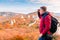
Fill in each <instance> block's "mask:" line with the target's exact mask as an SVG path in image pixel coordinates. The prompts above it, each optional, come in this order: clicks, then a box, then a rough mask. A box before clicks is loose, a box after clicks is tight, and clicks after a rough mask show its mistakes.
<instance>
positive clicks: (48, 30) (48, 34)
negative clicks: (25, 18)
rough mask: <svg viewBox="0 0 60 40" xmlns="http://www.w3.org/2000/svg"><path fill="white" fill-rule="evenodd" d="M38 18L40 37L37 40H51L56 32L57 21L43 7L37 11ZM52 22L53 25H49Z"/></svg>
mask: <svg viewBox="0 0 60 40" xmlns="http://www.w3.org/2000/svg"><path fill="white" fill-rule="evenodd" d="M38 17H39V19H40V25H39V31H40V35H39V39H38V40H52V37H53V36H52V34H53V33H55V32H56V30H57V23H58V21H57V19H56V18H54V17H52V16H51V15H50V13H49V12H48V11H47V7H45V6H42V7H40V9H38ZM53 19H54V20H53ZM52 22H53V24H51V23H52ZM55 23H56V24H55ZM52 26H53V27H52Z"/></svg>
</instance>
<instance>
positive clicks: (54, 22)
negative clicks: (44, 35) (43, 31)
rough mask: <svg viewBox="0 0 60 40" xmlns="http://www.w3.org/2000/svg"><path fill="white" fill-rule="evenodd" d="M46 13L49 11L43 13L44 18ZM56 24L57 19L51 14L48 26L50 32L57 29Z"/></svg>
mask: <svg viewBox="0 0 60 40" xmlns="http://www.w3.org/2000/svg"><path fill="white" fill-rule="evenodd" d="M47 15H49V13H45V14H44V15H43V18H45V17H46V16H47ZM57 25H58V20H57V19H56V18H55V17H53V16H51V28H50V32H51V33H52V34H53V33H55V32H56V31H57Z"/></svg>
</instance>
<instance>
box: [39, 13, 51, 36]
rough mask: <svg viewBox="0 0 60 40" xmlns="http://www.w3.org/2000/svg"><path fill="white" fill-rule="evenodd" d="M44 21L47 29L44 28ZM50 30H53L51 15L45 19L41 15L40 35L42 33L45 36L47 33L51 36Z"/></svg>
mask: <svg viewBox="0 0 60 40" xmlns="http://www.w3.org/2000/svg"><path fill="white" fill-rule="evenodd" d="M43 20H44V24H45V28H44V24H43ZM50 28H51V16H50V14H48V15H47V16H46V17H45V18H44V19H43V17H42V15H41V16H40V26H39V31H40V33H42V34H43V35H44V34H46V33H48V34H51V32H50Z"/></svg>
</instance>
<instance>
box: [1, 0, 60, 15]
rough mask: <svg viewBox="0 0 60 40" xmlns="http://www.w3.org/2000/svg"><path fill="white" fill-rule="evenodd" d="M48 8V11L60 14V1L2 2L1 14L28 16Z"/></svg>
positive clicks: (6, 0) (28, 0) (27, 0)
mask: <svg viewBox="0 0 60 40" xmlns="http://www.w3.org/2000/svg"><path fill="white" fill-rule="evenodd" d="M41 6H46V7H47V9H48V11H50V12H55V13H60V0H0V12H16V13H24V14H28V13H31V12H35V11H37V9H39V8H40V7H41Z"/></svg>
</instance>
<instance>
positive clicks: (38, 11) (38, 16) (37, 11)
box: [37, 9, 40, 18]
mask: <svg viewBox="0 0 60 40" xmlns="http://www.w3.org/2000/svg"><path fill="white" fill-rule="evenodd" d="M39 11H40V9H38V11H37V13H38V17H39V18H40V12H39Z"/></svg>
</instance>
